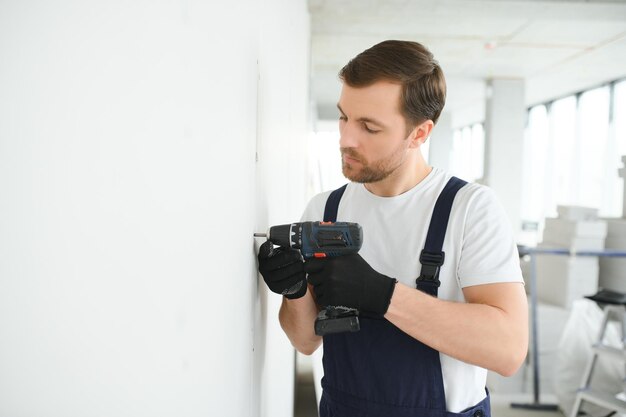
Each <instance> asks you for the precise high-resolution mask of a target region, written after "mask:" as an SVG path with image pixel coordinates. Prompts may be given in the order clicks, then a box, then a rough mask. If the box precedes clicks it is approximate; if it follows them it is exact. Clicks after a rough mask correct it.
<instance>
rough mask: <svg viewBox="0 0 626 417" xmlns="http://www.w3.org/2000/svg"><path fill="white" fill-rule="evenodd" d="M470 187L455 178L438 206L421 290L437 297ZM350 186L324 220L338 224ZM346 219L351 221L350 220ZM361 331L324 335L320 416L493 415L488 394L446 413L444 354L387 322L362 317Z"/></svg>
mask: <svg viewBox="0 0 626 417" xmlns="http://www.w3.org/2000/svg"><path fill="white" fill-rule="evenodd" d="M465 184H466V182H465V181H462V180H460V179H458V178H456V177H452V178H451V179H450V181H449V182H448V183H447V184H446V186H445V188H444V189H443V191H442V192H441V194H440V195H439V198H438V199H437V202H436V203H435V209H434V212H433V216H432V220H431V222H430V226H429V230H428V235H427V238H426V244H425V245H424V250H423V251H422V253H421V255H420V263H421V264H422V271H421V273H420V277H419V278H418V279H417V280H416V283H417V289H419V290H421V291H424V292H427V293H429V294H431V295H434V296H437V291H438V288H439V284H440V283H439V279H438V276H439V268H440V267H441V265H443V260H444V259H443V258H444V254H443V252H442V250H441V249H442V247H443V239H444V237H445V232H446V228H447V225H448V219H449V217H450V210H451V207H452V202H453V200H454V197H455V195H456V192H457V191H458V190H459V189H460V188H461V187H463V186H464V185H465ZM345 188H346V186H345V185H344V186H343V187H342V188H339V189H337V190H335V191H333V193H331V195H330V196H329V198H328V201H327V202H326V209H325V211H324V221H333V222H334V221H336V220H337V209H338V206H339V201H340V200H341V196H342V195H343V192H344V191H345ZM342 220H343V219H342ZM345 220H346V221H347V220H349V219H345ZM359 320H360V323H361V330H360V331H358V332H354V333H349V332H346V333H335V334H329V335H326V336H324V358H323V364H324V378H322V388H323V393H322V400H321V402H320V417H454V416H463V417H470V416H472V417H490V415H491V412H490V406H489V396H488V395H487V397H486V398H485V399H484V400H482V401H481V402H480V403H478V404H476V405H475V406H474V407H471V408H469V409H467V410H465V411H464V412H462V413H450V412H447V411H446V398H445V392H444V387H443V376H442V373H441V363H440V361H439V352H438V351H436V350H434V349H432V348H430V347H428V346H426V345H425V344H423V343H421V342H419V341H418V340H416V339H414V338H412V337H411V336H409V335H407V334H406V333H404V332H403V331H401V330H400V329H398V328H397V327H396V326H394V325H393V324H391V323H390V322H389V321H387V320H386V319H384V318H375V317H364V316H363V314H361V316H360V317H359Z"/></svg>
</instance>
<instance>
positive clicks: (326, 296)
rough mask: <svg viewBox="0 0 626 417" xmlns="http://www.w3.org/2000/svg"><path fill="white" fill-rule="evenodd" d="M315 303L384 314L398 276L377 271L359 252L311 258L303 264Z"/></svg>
mask: <svg viewBox="0 0 626 417" xmlns="http://www.w3.org/2000/svg"><path fill="white" fill-rule="evenodd" d="M304 270H305V271H306V272H307V273H308V274H309V282H310V283H311V284H312V285H313V290H314V292H315V298H316V300H317V303H318V304H319V305H321V306H323V307H325V306H344V307H350V308H356V309H358V310H359V311H364V312H367V313H373V314H377V315H381V316H382V315H384V314H385V313H386V312H387V309H388V308H389V302H390V300H391V296H392V294H393V290H394V288H395V286H396V282H398V281H397V280H395V279H393V278H389V277H388V276H386V275H383V274H380V273H378V272H376V271H374V269H373V268H372V267H371V266H370V265H369V264H368V263H367V262H365V260H364V259H363V258H361V255H359V254H354V255H347V256H338V257H335V258H313V259H309V260H307V261H306V262H305V264H304Z"/></svg>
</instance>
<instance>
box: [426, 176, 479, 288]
mask: <svg viewBox="0 0 626 417" xmlns="http://www.w3.org/2000/svg"><path fill="white" fill-rule="evenodd" d="M465 184H467V182H466V181H463V180H461V179H459V178H457V177H452V178H450V180H448V183H447V184H446V186H445V187H444V189H443V191H442V192H441V194H439V197H438V198H437V202H436V203H435V209H434V210H433V216H432V218H431V219H430V226H429V227H428V234H427V235H426V243H425V244H424V249H423V250H422V253H421V254H420V263H421V264H422V270H421V273H420V276H419V278H417V280H416V284H417V289H418V290H421V291H424V292H425V293H428V294H430V295H434V296H435V297H436V296H437V292H438V290H439V286H440V285H441V282H440V281H439V269H440V268H441V265H443V262H444V260H445V253H444V252H443V251H442V248H443V240H444V238H445V236H446V229H447V228H448V220H449V219H450V211H451V210H452V203H453V202H454V197H455V196H456V193H457V191H459V190H460V189H461V188H462V187H463V186H464V185H465Z"/></svg>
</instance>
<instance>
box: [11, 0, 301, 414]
mask: <svg viewBox="0 0 626 417" xmlns="http://www.w3.org/2000/svg"><path fill="white" fill-rule="evenodd" d="M279 22H287V23H286V24H285V25H284V26H283V25H281V24H279ZM308 31H309V28H308V13H307V11H306V2H305V1H304V0H301V1H297V2H294V1H287V0H282V1H279V0H272V1H264V2H260V1H258V0H232V1H229V2H204V1H200V0H187V1H185V0H178V1H175V0H172V1H159V2H153V1H139V0H136V1H130V2H128V1H121V0H118V1H109V2H97V1H80V2H79V1H71V0H58V1H55V2H35V1H17V0H15V1H4V2H2V3H0V56H1V57H2V59H0V415H2V416H44V415H45V416H48V417H54V416H63V417H71V416H80V417H88V416H218V415H219V416H237V417H239V416H258V415H270V414H268V411H267V410H268V407H269V405H271V404H273V400H272V399H268V398H266V397H267V396H268V395H270V394H271V392H270V393H267V392H263V391H262V390H261V380H262V379H264V382H265V381H268V380H269V381H270V382H271V384H270V385H272V386H280V385H281V384H282V385H283V386H285V385H286V386H289V384H292V383H293V382H292V378H290V376H291V375H289V369H290V367H291V369H293V363H292V362H291V363H290V361H289V358H284V355H283V356H281V359H282V362H281V365H283V366H284V368H285V369H286V370H285V371H281V372H279V373H278V374H277V376H276V377H275V378H274V379H273V380H272V379H269V378H268V375H270V374H271V371H272V369H271V368H270V366H273V365H274V363H276V361H277V359H276V356H277V355H280V354H282V353H283V352H291V354H293V351H292V350H290V348H289V347H288V344H287V343H286V340H285V338H284V336H282V335H278V336H277V335H276V332H275V331H274V330H275V329H274V330H272V331H268V330H267V329H266V326H270V325H271V323H270V322H275V314H274V311H273V310H272V308H273V307H272V303H275V301H272V298H271V297H270V300H269V301H268V300H267V297H266V296H265V295H264V291H263V287H261V286H260V284H259V281H258V279H257V275H256V264H255V258H254V243H253V240H252V233H253V232H254V231H255V230H258V228H259V227H261V226H262V227H266V226H267V225H268V224H269V223H270V222H289V221H291V220H293V218H294V216H299V212H300V210H301V209H302V208H303V204H304V203H303V201H302V200H303V196H301V195H299V193H294V194H291V193H288V192H286V190H290V189H293V187H296V186H297V185H298V184H301V185H302V188H304V184H305V180H304V174H303V172H300V171H299V170H297V169H295V170H291V171H287V170H286V169H285V168H288V167H290V165H289V164H291V162H287V161H290V160H295V159H296V158H297V156H298V147H299V146H300V145H299V144H300V143H302V147H303V146H304V141H305V135H306V110H305V109H306V103H307V89H306V87H305V86H306V80H307V76H308V61H307V60H308V58H307V56H308V36H309V35H308ZM275 44H279V45H280V48H277V49H274V45H275ZM279 52H280V53H279ZM257 62H258V63H259V64H258V66H257ZM285 67H289V69H290V72H289V73H288V74H287V75H288V76H287V77H284V78H282V79H281V78H280V77H279V76H278V74H283V73H285V70H284V68H285ZM274 71H277V73H274ZM259 75H260V77H259ZM259 79H260V81H259ZM257 95H258V100H257ZM286 98H289V99H288V100H285V99H286ZM257 124H258V125H260V126H259V129H257ZM270 132H272V133H273V134H270ZM257 145H258V146H259V147H260V152H259V156H260V157H259V163H258V165H257V166H255V158H256V146H257ZM270 150H271V151H270ZM270 162H271V164H270ZM262 164H268V165H266V166H265V168H263V167H262V166H261V165H262ZM293 164H295V162H293ZM273 167H274V168H276V169H275V170H273V169H271V168H273ZM273 173H275V174H276V177H279V178H280V179H281V181H282V182H281V184H280V190H281V192H280V193H279V192H278V189H279V188H278V187H279V185H278V184H277V183H276V182H275V178H274V176H273V175H272V174H273ZM287 173H289V175H287ZM287 176H288V177H289V179H288V180H286V179H285V177H287ZM285 181H287V183H285ZM288 187H291V188H288ZM263 191H266V192H263ZM259 292H260V293H261V294H260V295H259ZM266 321H267V323H270V324H266ZM266 346H267V347H266ZM270 348H271V349H274V350H273V351H272V350H270ZM290 401H291V402H290ZM292 401H293V400H292V399H291V398H289V395H287V396H286V399H283V400H282V402H281V403H280V404H278V405H276V406H275V411H276V413H274V414H271V415H274V416H287V415H290V407H292Z"/></svg>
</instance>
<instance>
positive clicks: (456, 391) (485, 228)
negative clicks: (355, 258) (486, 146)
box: [302, 168, 523, 412]
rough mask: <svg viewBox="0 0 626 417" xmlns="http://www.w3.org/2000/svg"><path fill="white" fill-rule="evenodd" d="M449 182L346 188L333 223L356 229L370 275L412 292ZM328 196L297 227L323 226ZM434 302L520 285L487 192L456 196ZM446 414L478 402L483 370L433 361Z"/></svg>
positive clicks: (435, 176)
mask: <svg viewBox="0 0 626 417" xmlns="http://www.w3.org/2000/svg"><path fill="white" fill-rule="evenodd" d="M450 177H451V175H449V174H447V173H446V172H444V171H442V170H439V169H437V168H433V170H432V171H431V172H430V174H428V176H427V177H426V178H424V180H422V181H421V182H420V183H419V184H417V185H416V186H415V187H413V188H412V189H411V190H409V191H407V192H405V193H403V194H401V195H398V196H395V197H379V196H376V195H374V194H372V193H370V192H369V191H368V190H367V189H366V188H365V186H364V185H363V184H357V183H350V184H348V187H347V188H346V191H345V193H344V194H343V197H342V198H341V202H340V203H339V209H338V215H337V221H347V222H356V223H359V224H360V225H361V226H362V227H363V247H362V248H361V251H360V252H359V253H360V255H361V256H362V257H363V259H365V260H366V261H367V262H368V263H369V264H370V265H371V266H372V268H374V269H375V270H376V271H378V272H380V273H382V274H385V275H387V276H390V277H393V278H396V279H398V281H400V282H402V283H403V284H406V285H408V286H410V287H413V288H415V279H416V278H417V277H418V276H419V271H420V270H421V264H420V262H419V255H420V252H421V251H422V249H423V248H424V243H425V241H426V234H427V232H428V226H429V224H430V219H431V217H432V213H433V209H434V206H435V201H436V200H437V198H438V197H439V194H440V193H441V191H442V190H443V188H444V186H445V185H446V183H447V181H448V180H449V179H450ZM329 194H330V191H328V192H324V193H321V194H318V195H316V196H315V197H313V199H312V200H311V201H310V202H309V205H308V206H307V208H306V210H305V212H304V214H303V217H302V220H303V221H318V220H323V215H324V207H325V205H326V200H327V199H328V195H329ZM443 251H444V253H445V262H444V264H443V266H442V267H441V270H440V273H439V280H440V281H441V287H439V294H438V297H439V298H441V299H443V300H451V301H460V302H464V301H465V298H464V297H463V292H462V288H463V287H468V286H472V285H481V284H490V283H496V282H523V279H522V274H521V270H520V264H519V255H518V252H517V247H516V246H515V242H514V240H513V236H512V232H511V226H510V223H509V220H508V217H507V216H506V214H505V212H504V209H503V208H502V206H501V205H500V203H499V202H498V201H497V199H496V197H495V194H494V193H493V191H492V190H491V189H489V188H487V187H485V186H482V185H478V184H472V183H470V184H467V185H466V186H464V187H463V188H461V189H460V190H459V192H458V193H457V195H456V197H455V199H454V203H453V205H452V212H451V214H450V220H449V222H448V228H447V231H446V236H445V240H444V244H443ZM440 358H441V368H442V373H443V383H444V389H445V394H446V404H447V408H448V411H450V412H460V411H462V410H464V409H466V408H468V407H471V406H473V405H475V404H476V403H478V402H480V401H481V400H482V399H483V398H485V389H484V387H485V382H486V378H487V371H486V370H485V369H484V368H480V367H477V366H474V365H469V364H467V363H465V362H461V361H459V360H457V359H454V358H451V357H449V356H447V355H444V354H440Z"/></svg>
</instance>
